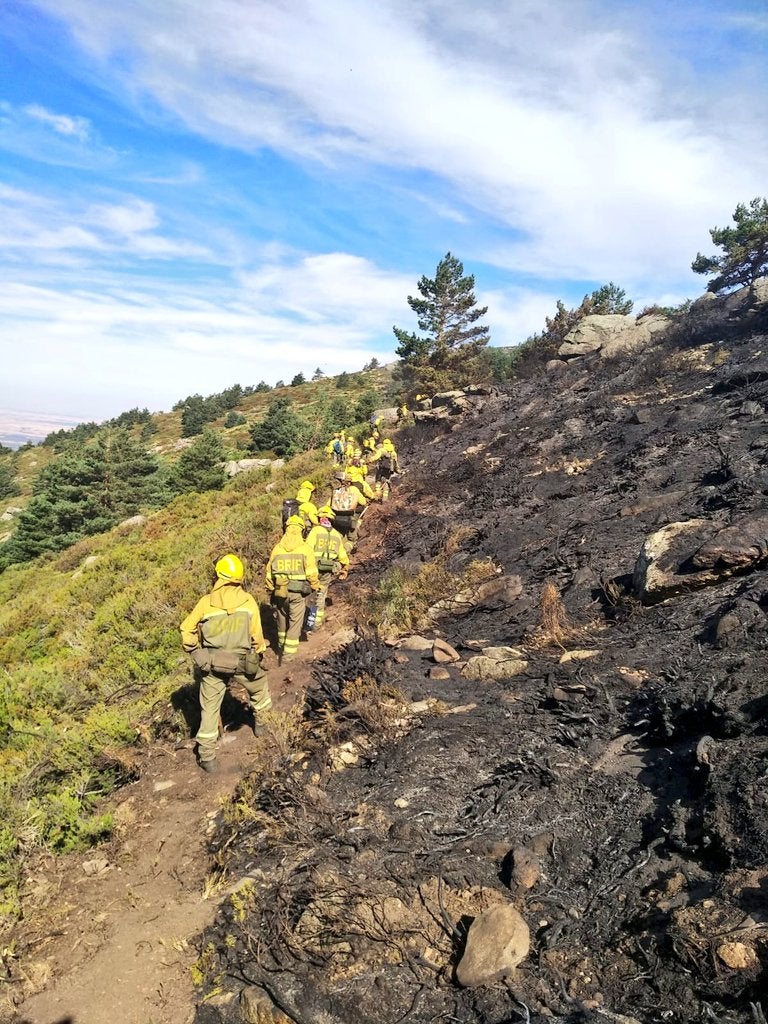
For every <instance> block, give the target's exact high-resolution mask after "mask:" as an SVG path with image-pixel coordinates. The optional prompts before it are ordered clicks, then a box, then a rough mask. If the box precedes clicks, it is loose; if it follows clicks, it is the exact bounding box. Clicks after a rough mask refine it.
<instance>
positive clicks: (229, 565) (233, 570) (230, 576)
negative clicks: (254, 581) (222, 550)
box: [216, 555, 245, 583]
mask: <svg viewBox="0 0 768 1024" xmlns="http://www.w3.org/2000/svg"><path fill="white" fill-rule="evenodd" d="M216 575H217V576H218V577H219V579H220V580H229V581H230V582H231V583H239V582H240V581H241V580H242V578H243V576H244V575H245V569H243V563H242V562H241V561H240V559H239V558H238V557H237V555H222V556H221V558H220V559H219V560H218V562H217V563H216Z"/></svg>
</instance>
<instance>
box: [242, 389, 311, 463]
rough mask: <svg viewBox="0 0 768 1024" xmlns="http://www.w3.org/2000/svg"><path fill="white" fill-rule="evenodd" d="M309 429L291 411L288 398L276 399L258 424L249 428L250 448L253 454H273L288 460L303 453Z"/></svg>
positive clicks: (291, 404) (304, 422)
mask: <svg viewBox="0 0 768 1024" xmlns="http://www.w3.org/2000/svg"><path fill="white" fill-rule="evenodd" d="M308 433H309V428H308V425H307V423H306V421H305V420H303V419H302V418H301V417H300V416H299V415H297V413H296V412H295V411H294V409H293V403H292V402H291V400H290V398H276V399H274V400H273V401H272V402H270V404H269V408H268V409H267V412H266V415H265V416H264V419H263V420H261V422H260V423H254V424H253V425H252V426H251V448H252V450H253V451H254V452H270V451H271V452H274V453H275V455H277V456H279V457H280V458H281V459H290V458H291V457H292V456H294V455H297V454H298V453H299V452H301V451H304V449H305V447H306V439H307V436H308Z"/></svg>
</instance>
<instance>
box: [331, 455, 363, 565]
mask: <svg viewBox="0 0 768 1024" xmlns="http://www.w3.org/2000/svg"><path fill="white" fill-rule="evenodd" d="M334 481H335V486H334V489H333V494H332V496H331V501H330V506H331V511H332V512H333V513H334V515H335V517H336V518H335V519H334V522H333V525H334V528H335V529H336V530H337V531H338V532H339V533H340V534H341V536H342V537H343V538H344V543H345V547H346V549H347V551H350V552H351V551H352V550H354V545H355V543H356V541H357V529H358V524H359V522H360V515H361V514H362V512H363V511H364V510H365V506H366V505H367V504H368V500H367V499H366V498H365V496H364V495H363V493H362V491H360V490H359V489H358V488H357V487H354V486H352V483H351V481H350V480H349V479H348V478H347V474H346V473H337V474H336V476H335V477H334Z"/></svg>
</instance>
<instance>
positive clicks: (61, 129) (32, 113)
mask: <svg viewBox="0 0 768 1024" xmlns="http://www.w3.org/2000/svg"><path fill="white" fill-rule="evenodd" d="M24 113H25V114H27V116H28V117H31V118H33V119H34V120H35V121H42V122H43V124H46V125H49V126H50V127H51V128H53V130H54V131H55V132H58V133H59V135H71V136H74V138H76V139H79V140H80V141H81V142H85V141H86V140H87V139H88V136H89V135H90V132H91V123H90V121H89V120H88V119H87V118H85V117H79V116H73V115H71V114H54V113H52V112H51V111H50V110H46V109H45V107H41V106H40V105H39V104H37V103H32V104H30V105H29V106H26V107H24Z"/></svg>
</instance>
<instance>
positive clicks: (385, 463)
mask: <svg viewBox="0 0 768 1024" xmlns="http://www.w3.org/2000/svg"><path fill="white" fill-rule="evenodd" d="M379 465H380V466H381V468H382V469H383V470H385V471H386V472H387V473H391V472H392V470H393V469H394V468H395V460H394V459H393V458H392V455H391V453H390V452H384V454H383V455H382V456H381V458H380V459H379Z"/></svg>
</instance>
